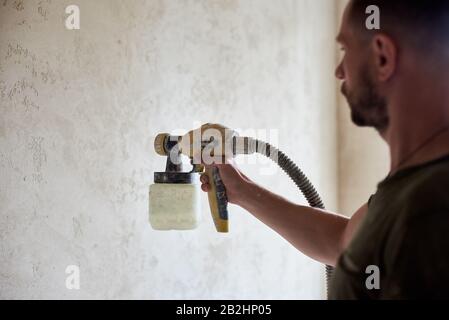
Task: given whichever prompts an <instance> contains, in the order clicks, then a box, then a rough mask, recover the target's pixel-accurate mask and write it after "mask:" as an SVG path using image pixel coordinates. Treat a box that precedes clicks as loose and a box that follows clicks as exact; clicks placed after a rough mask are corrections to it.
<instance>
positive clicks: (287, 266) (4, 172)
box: [0, 0, 337, 299]
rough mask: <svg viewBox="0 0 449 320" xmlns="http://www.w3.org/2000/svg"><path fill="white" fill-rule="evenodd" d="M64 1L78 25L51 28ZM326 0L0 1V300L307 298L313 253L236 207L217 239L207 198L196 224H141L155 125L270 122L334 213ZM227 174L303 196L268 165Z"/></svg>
mask: <svg viewBox="0 0 449 320" xmlns="http://www.w3.org/2000/svg"><path fill="white" fill-rule="evenodd" d="M70 4H77V5H79V7H80V10H81V30H79V31H69V30H66V29H65V25H64V22H65V17H66V15H65V12H64V11H65V7H66V6H67V5H70ZM334 6H335V3H334V2H333V1H329V0H301V1H300V0H280V1H272V0H241V1H237V0H203V1H178V0H165V1H162V0H159V1H158V0H151V1H148V0H146V1H143V0H132V1H130V0H127V1H118V0H107V1H106V0H95V1H89V0H75V1H65V0H58V1H56V0H41V1H37V0H27V1H20V0H2V1H1V2H0V108H1V109H0V110H1V117H0V170H1V179H0V298H63V299H71V298H87V299H91V298H125V299H127V298H139V299H141V298H145V299H184V298H187V299H192V298H199V299H216V298H221V299H228V298H235V299H243V298H263V299H265V298H266V299H270V298H273V299H276V298H285V299H293V298H294V299H301V298H305V299H313V298H322V297H324V291H323V284H324V277H323V268H322V266H321V265H320V264H318V263H316V262H313V261H311V260H310V259H308V258H306V257H305V256H303V255H302V254H300V253H299V252H297V251H296V250H295V249H294V248H292V247H291V246H290V245H289V244H287V243H286V242H285V241H284V240H283V239H281V238H280V237H279V236H278V235H277V234H275V233H274V232H272V231H271V230H269V229H268V228H267V227H265V226H264V225H262V224H261V223H260V222H258V221H257V220H255V219H254V218H253V217H252V216H250V215H249V214H248V213H246V212H244V211H243V210H240V209H239V208H236V207H230V212H231V233H230V234H228V235H220V234H217V233H216V232H215V230H214V227H213V224H212V221H211V218H210V215H209V212H208V207H207V202H206V198H207V197H206V195H204V197H203V216H204V222H203V223H202V225H201V227H200V228H199V229H198V230H196V231H193V232H184V233H181V232H167V233H161V232H156V231H153V230H152V229H151V227H150V225H149V223H148V186H149V185H150V184H151V183H152V180H153V172H154V171H161V170H162V169H163V168H164V159H162V158H160V157H158V156H156V155H155V153H154V152H153V150H152V143H153V139H154V136H155V135H156V134H157V133H159V132H164V131H165V132H173V130H174V129H185V130H188V129H191V128H192V126H193V125H195V124H198V123H199V122H209V121H210V122H218V123H223V124H225V125H227V126H229V127H233V128H242V129H247V128H254V129H277V130H279V145H280V147H281V149H283V150H285V152H286V153H287V154H289V155H290V156H291V158H292V159H294V160H295V161H297V162H298V163H299V165H300V167H302V168H303V169H304V171H305V172H306V173H307V174H308V175H309V176H310V178H311V180H312V181H313V182H314V183H315V184H316V186H317V188H318V189H319V191H320V192H321V193H322V195H323V197H324V200H325V202H326V204H327V205H328V207H329V208H331V209H335V208H336V204H337V188H336V186H337V178H336V177H337V162H336V136H337V134H336V132H337V130H336V121H335V120H336V102H335V92H336V88H335V81H334V79H333V69H334V62H335V59H334V58H335V55H334V52H335V51H334V41H333V39H334V37H335V24H336V20H335V17H336V15H335V8H334ZM242 168H243V169H244V170H245V172H247V173H248V174H249V176H251V177H253V178H254V179H255V180H257V181H258V182H260V183H262V184H264V185H265V186H269V188H270V189H272V190H274V191H276V192H278V193H281V194H283V195H284V196H285V197H288V198H290V199H292V200H294V201H297V202H301V203H304V201H303V199H302V198H300V197H298V194H297V191H296V190H295V187H294V186H293V185H292V183H291V182H290V181H289V180H288V179H287V178H286V176H285V175H284V174H281V173H280V172H279V174H278V175H272V176H266V175H265V176H263V175H260V170H259V169H258V167H257V166H254V165H249V164H246V165H242ZM273 214H276V213H275V212H274V213H273ZM67 265H79V267H80V271H81V289H80V290H78V291H77V290H67V289H66V287H65V280H66V274H65V268H66V266H67Z"/></svg>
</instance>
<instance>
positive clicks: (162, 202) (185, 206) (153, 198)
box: [150, 183, 201, 231]
mask: <svg viewBox="0 0 449 320" xmlns="http://www.w3.org/2000/svg"><path fill="white" fill-rule="evenodd" d="M200 222H201V201H200V188H199V185H198V184H197V183H194V184H168V183H164V184H158V183H156V184H153V185H151V186H150V224H151V226H152V228H153V229H155V230H160V231H168V230H193V229H196V228H197V227H198V225H199V224H200Z"/></svg>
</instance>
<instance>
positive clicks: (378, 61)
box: [201, 0, 449, 299]
mask: <svg viewBox="0 0 449 320" xmlns="http://www.w3.org/2000/svg"><path fill="white" fill-rule="evenodd" d="M370 5H376V6H377V7H378V8H379V9H380V22H381V25H380V30H367V28H366V27H365V25H366V24H365V21H366V19H367V17H368V15H367V14H366V8H367V7H368V6H370ZM337 40H338V42H339V43H341V45H342V49H343V50H344V52H345V56H344V58H343V60H342V62H341V64H340V65H339V66H338V68H337V70H336V76H337V78H338V79H339V80H341V81H342V82H343V84H342V93H343V94H344V96H345V97H346V98H347V100H348V103H349V105H350V108H351V112H352V119H353V122H354V123H355V124H356V125H359V126H370V127H373V128H375V129H376V130H377V131H378V132H379V134H380V136H381V137H382V138H383V139H384V140H385V141H386V143H387V144H388V146H389V149H390V158H391V171H390V174H389V175H388V177H387V178H386V179H385V180H384V181H382V182H381V183H380V184H379V185H378V190H377V192H376V194H375V195H374V196H372V197H371V199H370V200H369V203H368V204H365V205H363V206H362V207H361V208H360V209H359V210H358V211H357V212H356V213H355V214H354V215H353V216H352V218H350V219H347V218H345V217H344V216H341V215H338V214H334V213H330V212H324V211H321V210H317V209H314V208H309V207H304V206H299V205H296V204H293V203H290V202H289V201H287V200H285V199H283V198H281V197H280V196H277V195H275V194H273V193H271V192H269V191H267V190H266V189H264V188H262V187H261V186H258V185H256V184H255V183H254V182H252V181H251V180H250V179H249V178H248V177H246V176H245V175H244V174H243V173H242V172H240V171H239V170H238V169H237V168H236V167H235V166H233V165H229V164H228V165H218V168H219V169H220V174H221V177H222V179H223V182H224V184H225V186H226V190H227V195H228V198H229V201H230V202H231V203H234V204H237V205H239V206H241V207H243V208H244V209H246V210H247V211H249V212H250V213H252V214H253V215H254V216H255V217H256V218H258V219H260V220H261V221H262V222H264V223H265V224H267V225H268V226H269V227H271V228H273V229H274V230H275V231H277V232H278V233H279V234H281V235H282V236H283V237H284V238H285V239H287V240H288V241H289V242H290V243H292V244H293V245H294V246H295V247H296V248H298V249H299V250H300V251H302V252H303V253H305V254H307V255H308V256H310V257H312V258H313V259H315V260H318V261H321V262H323V263H325V264H328V265H332V266H336V269H335V273H334V276H333V279H332V281H331V283H330V291H329V294H330V298H331V299H415V298H449V290H448V287H449V1H447V0H432V1H428V0H416V1H410V0H370V1H365V0H352V1H351V2H350V3H349V5H348V7H347V8H346V10H345V13H344V16H343V22H342V26H341V30H340V34H339V35H338V38H337ZM201 179H202V182H203V185H202V188H203V190H204V191H208V190H209V187H210V186H209V184H208V179H207V177H206V176H203V177H202V178H201ZM373 266H374V267H375V268H377V269H371V270H378V271H379V276H380V282H379V286H378V287H377V286H374V287H373V286H370V285H368V283H367V278H368V277H369V274H367V270H370V269H369V268H370V267H373Z"/></svg>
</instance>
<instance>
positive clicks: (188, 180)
mask: <svg viewBox="0 0 449 320" xmlns="http://www.w3.org/2000/svg"><path fill="white" fill-rule="evenodd" d="M154 148H155V151H156V153H157V154H159V155H161V156H167V163H166V168H165V172H156V173H155V174H154V182H155V184H153V185H152V186H151V187H150V222H151V225H152V227H153V228H154V229H157V230H170V229H172V230H189V229H194V228H196V227H197V225H198V222H199V221H200V211H201V210H200V201H199V193H200V191H199V188H198V178H199V175H200V174H202V173H205V174H206V175H207V176H208V177H209V181H210V182H211V183H210V185H211V190H210V191H209V192H208V198H209V205H210V211H211V214H212V218H213V221H214V224H215V228H216V229H217V231H218V232H221V233H226V232H228V231H229V216H228V201H227V197H226V189H225V186H224V184H223V182H222V180H221V177H220V174H219V171H218V169H217V168H216V167H212V168H210V167H205V166H204V164H212V163H226V161H227V159H230V158H232V157H234V156H236V155H238V154H250V153H254V152H255V148H254V146H252V145H251V143H250V140H249V139H248V138H241V137H239V136H238V134H237V133H236V132H235V131H233V130H230V129H228V128H226V127H223V126H221V125H218V124H205V125H203V126H201V127H200V128H199V129H196V130H193V131H190V132H188V133H187V134H185V135H183V136H171V135H169V134H159V135H158V136H157V137H156V139H155V141H154ZM182 155H184V156H187V157H189V158H190V160H191V164H192V167H193V168H192V171H190V172H184V171H183V167H182V159H181V156H182Z"/></svg>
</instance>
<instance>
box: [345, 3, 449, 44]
mask: <svg viewBox="0 0 449 320" xmlns="http://www.w3.org/2000/svg"><path fill="white" fill-rule="evenodd" d="M370 5H375V6H377V7H378V8H379V10H380V30H368V29H366V25H365V23H366V19H367V18H368V17H369V14H367V13H366V9H367V7H368V6H370ZM349 19H350V22H351V23H352V25H353V26H354V27H355V28H360V30H364V31H365V32H364V33H365V34H370V35H373V34H376V33H377V32H379V31H380V32H383V33H385V34H388V35H389V36H391V37H393V38H394V39H395V40H396V41H399V42H407V43H408V44H409V45H412V46H413V47H416V48H421V49H423V50H426V49H430V50H432V49H435V46H438V47H441V45H444V46H445V45H447V44H449V0H352V1H351V3H350V12H349ZM426 46H427V48H426ZM429 47H432V48H429Z"/></svg>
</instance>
